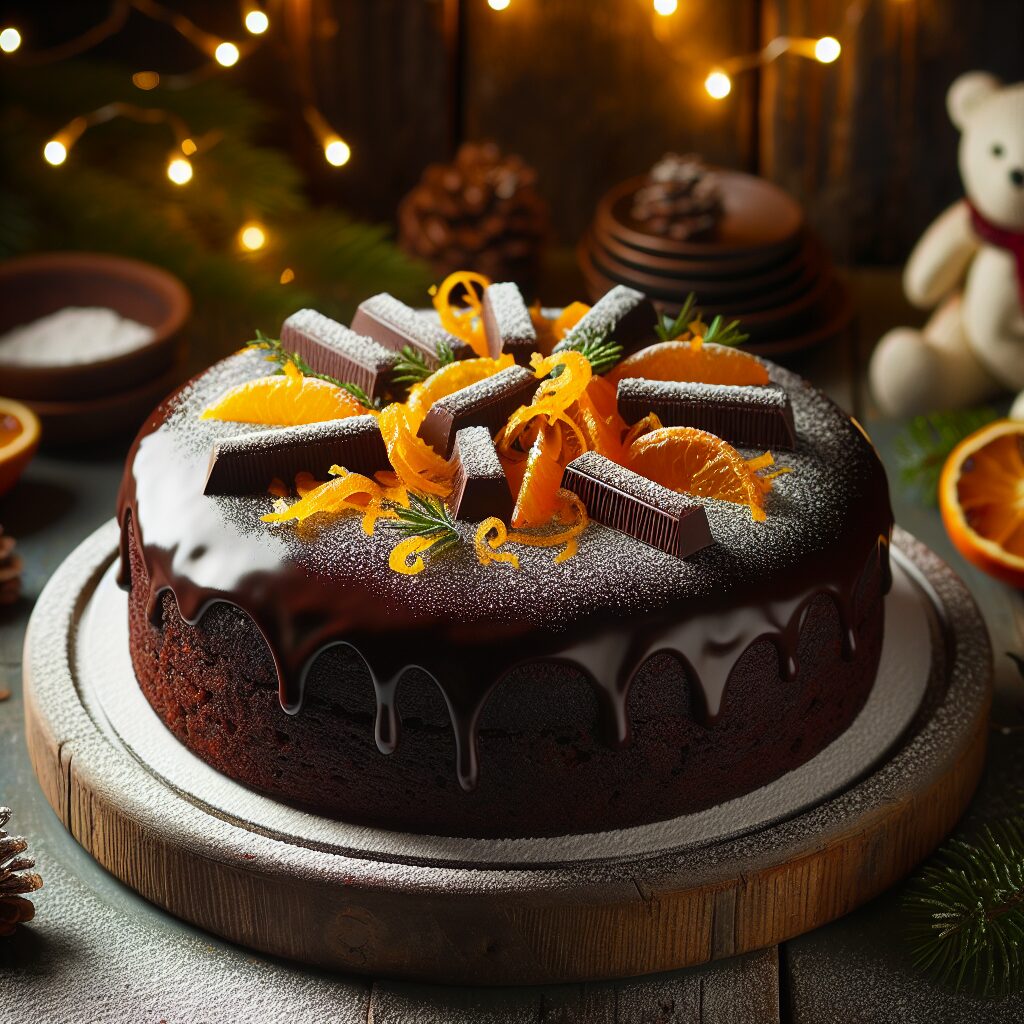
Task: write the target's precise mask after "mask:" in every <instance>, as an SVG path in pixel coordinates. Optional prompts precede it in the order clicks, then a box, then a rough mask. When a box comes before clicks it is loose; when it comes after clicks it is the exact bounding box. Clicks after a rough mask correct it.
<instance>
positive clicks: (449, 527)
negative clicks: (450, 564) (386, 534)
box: [379, 492, 462, 555]
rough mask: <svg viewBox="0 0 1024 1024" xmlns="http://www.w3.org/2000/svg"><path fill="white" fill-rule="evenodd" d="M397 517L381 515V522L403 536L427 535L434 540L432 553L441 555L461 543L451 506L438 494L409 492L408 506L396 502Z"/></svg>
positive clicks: (393, 507) (394, 507)
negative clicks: (385, 517)
mask: <svg viewBox="0 0 1024 1024" xmlns="http://www.w3.org/2000/svg"><path fill="white" fill-rule="evenodd" d="M392 509H393V511H394V513H395V516H396V518H394V519H381V520H380V521H379V523H380V525H381V526H382V527H384V528H386V529H388V530H392V531H394V532H395V533H399V534H401V535H402V537H403V538H408V537H426V538H427V539H428V540H431V542H432V543H431V545H430V553H431V554H432V555H439V554H441V553H442V552H443V551H447V550H450V549H451V548H453V547H456V546H457V545H459V544H461V543H462V536H461V534H460V533H459V531H458V529H457V528H456V526H455V520H454V519H452V517H451V513H450V512H449V511H448V506H447V505H445V503H444V502H443V501H442V500H441V499H440V498H437V497H434V496H433V495H426V494H416V493H415V492H410V493H409V507H408V508H405V507H404V506H402V505H393V506H392Z"/></svg>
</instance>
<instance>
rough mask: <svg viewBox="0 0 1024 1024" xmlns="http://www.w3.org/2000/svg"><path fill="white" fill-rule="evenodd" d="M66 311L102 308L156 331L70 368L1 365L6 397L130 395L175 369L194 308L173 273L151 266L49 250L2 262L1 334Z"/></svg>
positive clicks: (56, 399) (76, 398)
mask: <svg viewBox="0 0 1024 1024" xmlns="http://www.w3.org/2000/svg"><path fill="white" fill-rule="evenodd" d="M66 306H105V307H106V308H108V309H112V310H114V312H116V313H119V314H120V315H121V316H123V317H127V318H129V319H131V320H135V321H137V322H138V323H141V324H145V325H146V326H147V327H151V328H152V329H153V338H152V339H151V340H150V341H148V342H147V343H146V344H145V345H142V346H140V347H139V348H136V349H132V350H131V351H130V352H123V353H121V354H120V355H116V356H112V357H110V358H107V359H99V360H96V361H94V362H90V363H75V364H71V365H68V366H21V365H13V364H5V363H3V362H0V379H2V380H3V388H2V390H3V393H4V394H5V395H8V396H9V397H11V398H19V399H23V400H25V399H27V400H29V401H43V402H61V401H73V402H79V401H83V400H89V399H93V398H98V397H100V396H103V395H115V394H117V393H119V392H125V391H131V390H133V389H135V388H138V387H139V386H141V385H143V384H144V383H145V382H147V381H152V380H154V379H155V378H157V377H159V376H162V375H163V374H165V373H166V372H167V370H168V369H169V368H170V367H171V365H172V364H173V363H174V359H175V354H176V349H177V347H178V344H177V343H178V340H179V335H180V332H181V329H182V327H183V326H184V323H185V321H186V319H187V318H188V314H189V311H190V310H191V308H192V302H191V299H190V298H189V294H188V291H187V290H186V288H185V286H184V285H183V284H182V283H181V282H180V281H179V280H178V279H177V278H176V277H174V276H173V275H171V274H169V273H167V271H165V270H161V269H160V268H159V267H155V266H152V265H151V264H149V263H141V262H139V261H138V260H130V259H125V258H123V257H121V256H109V255H107V254H105V253H92V252H49V253H39V254H38V255H34V256H24V257H21V258H19V259H14V260H9V261H8V262H6V263H3V264H0V334H3V333H5V332H6V331H9V330H10V329H11V328H13V327H17V326H18V325H19V324H24V323H30V322H31V321H33V320H38V319H39V318H40V317H43V316H47V315H48V314H50V313H55V312H57V310H59V309H63V308H65V307H66Z"/></svg>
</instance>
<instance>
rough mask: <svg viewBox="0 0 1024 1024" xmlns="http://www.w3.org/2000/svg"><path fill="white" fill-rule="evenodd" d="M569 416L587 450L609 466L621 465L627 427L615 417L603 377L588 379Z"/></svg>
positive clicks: (611, 393) (612, 395) (610, 389)
mask: <svg viewBox="0 0 1024 1024" xmlns="http://www.w3.org/2000/svg"><path fill="white" fill-rule="evenodd" d="M569 416H570V418H571V419H572V420H573V422H574V423H575V424H576V425H577V426H578V427H579V428H580V430H581V431H582V432H583V436H584V437H585V438H586V441H587V445H588V447H589V448H590V449H592V450H593V451H596V452H600V453H601V454H602V455H603V456H604V457H605V458H608V459H611V460H612V461H613V462H618V463H620V464H621V463H623V462H624V461H625V458H626V452H625V448H624V447H623V444H622V438H623V436H624V435H625V433H626V431H627V430H628V429H629V425H628V424H627V423H626V421H625V420H624V419H623V418H622V417H621V416H620V415H619V409H618V402H617V401H616V395H615V386H614V385H613V384H610V383H609V382H608V381H606V380H605V379H604V377H592V378H591V380H590V383H589V384H588V385H587V387H586V389H585V390H584V392H583V394H582V395H580V397H579V398H578V399H577V401H576V404H575V405H574V406H572V407H571V408H570V410H569ZM565 461H566V462H568V461H570V460H569V459H566V460H565Z"/></svg>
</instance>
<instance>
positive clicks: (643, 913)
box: [25, 524, 991, 985]
mask: <svg viewBox="0 0 1024 1024" xmlns="http://www.w3.org/2000/svg"><path fill="white" fill-rule="evenodd" d="M893 547H894V555H895V559H896V561H897V563H898V568H899V572H900V574H901V578H902V579H904V584H903V586H904V587H909V588H912V590H913V593H915V594H916V595H917V599H918V600H919V601H920V603H921V607H922V608H923V609H924V610H925V612H924V614H923V615H922V616H921V621H922V622H923V623H924V628H925V630H926V634H927V636H926V639H927V641H928V643H927V644H925V645H924V646H925V647H928V646H929V645H930V666H929V668H928V670H927V672H926V674H927V677H928V678H927V685H926V686H922V687H921V688H920V692H921V694H923V696H922V698H921V700H920V701H919V704H918V705H916V712H915V713H914V714H913V715H912V716H911V717H912V721H911V722H910V724H909V726H907V727H906V728H905V729H903V730H902V732H901V733H900V735H899V736H898V738H897V739H896V741H895V742H894V743H891V744H889V746H888V748H887V749H886V750H885V751H884V754H883V755H882V756H878V753H877V751H871V752H870V754H865V755H864V756H865V758H866V759H865V762H864V763H863V764H862V765H860V766H859V770H858V771H854V773H853V775H852V776H851V777H850V779H849V780H848V782H847V783H846V784H845V785H844V786H843V787H842V788H841V789H840V790H839V791H838V792H831V793H828V794H827V795H826V796H824V797H823V798H822V799H820V800H818V801H816V802H814V803H812V804H811V805H810V806H804V807H801V808H800V809H799V810H798V811H797V812H795V813H792V814H790V815H789V816H787V817H784V818H783V819H782V820H774V821H768V822H764V821H762V820H760V819H751V820H753V821H754V822H755V823H754V824H753V825H751V826H749V827H747V828H745V829H744V828H742V827H737V828H734V829H733V831H732V834H731V835H726V836H724V837H721V838H712V839H710V840H707V841H704V842H703V843H701V842H698V841H695V840H694V835H693V834H689V835H680V837H679V842H678V843H676V845H675V846H674V847H673V846H672V845H671V843H669V842H667V840H666V836H669V837H670V836H671V828H670V827H669V828H668V829H667V830H666V826H665V823H662V825H660V826H658V829H659V830H660V831H657V832H652V833H651V835H653V836H655V837H656V838H655V840H652V843H651V845H650V846H645V845H643V843H639V844H638V843H637V841H636V837H635V836H634V837H633V838H632V839H631V840H629V841H628V842H627V841H625V840H623V841H622V843H621V844H620V845H621V847H622V848H621V849H619V852H618V853H617V854H614V853H609V852H608V851H614V850H615V849H617V847H616V846H615V843H616V842H618V840H617V839H616V838H615V837H616V835H617V834H614V833H603V834H601V835H600V836H597V837H565V838H563V839H556V840H525V841H514V842H511V843H509V844H506V847H505V848H504V850H503V852H502V854H501V855H500V856H497V855H495V856H491V849H492V848H493V847H494V846H498V847H499V848H500V846H501V841H460V840H438V841H432V840H430V839H429V837H420V839H421V840H422V842H421V847H422V850H423V855H422V856H420V855H414V854H415V850H416V846H415V843H416V841H417V837H404V838H403V837H400V836H392V834H390V833H374V832H373V830H365V829H357V828H353V827H350V826H346V825H343V824H340V823H334V822H327V821H325V820H323V819H318V818H315V817H313V816H311V815H306V814H303V813H300V812H297V811H292V810H291V809H289V808H285V807H283V806H282V805H279V804H276V803H275V802H273V801H270V800H268V799H267V798H265V797H259V796H257V795H255V794H250V793H249V791H248V790H245V789H244V788H243V787H240V786H237V785H236V784H234V783H232V782H230V780H225V779H224V778H223V777H222V776H219V775H217V774H216V773H213V772H212V770H210V769H207V768H206V767H205V766H203V765H201V764H200V763H199V762H198V761H197V759H195V758H194V757H193V755H191V754H190V753H189V752H188V751H186V750H185V749H184V748H183V747H180V745H178V744H177V742H176V741H174V740H173V738H172V737H170V734H169V733H158V732H153V733H146V732H145V730H146V729H149V728H150V726H151V725H152V723H148V724H147V722H146V721H143V722H142V723H141V725H139V726H138V728H140V729H142V732H140V733H138V734H137V736H143V737H146V736H149V737H151V739H152V741H153V747H152V750H151V751H147V749H146V747H145V746H144V745H143V746H141V749H140V744H139V743H138V742H137V736H135V737H134V738H133V737H132V736H129V741H128V742H126V741H125V740H124V739H123V738H122V736H121V735H120V734H119V732H118V729H120V728H122V727H123V726H124V723H125V721H126V720H127V719H128V718H129V717H130V716H127V715H126V712H125V710H124V708H125V706H127V705H128V704H130V703H131V701H132V700H133V699H134V696H135V695H134V692H133V691H135V690H136V689H137V688H135V687H129V688H126V689H123V690H119V689H117V688H116V687H118V686H121V685H122V684H124V685H125V686H127V684H126V682H125V681H124V680H120V681H115V680H114V679H113V678H112V676H111V674H110V673H107V672H106V671H105V668H104V666H100V669H102V670H101V671H97V670H96V669H97V666H96V665H94V664H91V662H95V661H96V659H97V657H98V655H97V654H96V651H95V650H94V649H93V648H91V647H90V646H89V645H88V644H84V641H83V637H86V638H87V637H88V636H89V635H92V634H96V633H97V632H99V631H100V630H99V629H98V627H97V625H96V621H95V617H96V615H98V614H100V612H99V611H96V609H95V607H94V609H93V613H92V614H93V618H92V619H90V604H91V603H92V604H93V605H96V603H97V602H99V601H100V597H99V596H98V595H102V593H103V592H104V591H103V586H102V584H103V580H104V578H106V577H107V575H108V570H109V567H110V565H111V563H112V561H113V559H114V557H115V550H116V528H115V527H114V525H113V524H107V526H105V527H103V528H102V529H101V530H99V531H97V533H96V534H94V535H93V536H92V537H91V538H89V539H88V540H87V541H86V542H85V543H84V544H82V545H81V547H79V548H78V549H77V550H76V551H75V552H74V553H73V554H72V556H71V557H70V558H69V559H68V560H67V561H66V562H65V563H64V565H63V566H62V567H61V569H60V570H58V572H57V573H56V574H55V575H54V577H53V578H52V580H51V581H50V583H49V584H48V586H47V588H46V590H45V591H44V593H43V595H42V597H41V598H40V600H39V602H38V604H37V606H36V609H35V612H34V614H33V617H32V622H31V624H30V627H29V631H28V635H27V638H26V657H25V672H26V679H25V713H26V728H27V736H28V745H29V751H30V755H31V758H32V762H33V766H34V768H35V772H36V775H37V776H38V778H39V781H40V783H41V785H42V788H43V791H44V793H45V794H46V797H47V799H48V800H49V802H50V804H51V806H52V807H53V809H54V810H55V811H56V813H57V815H58V816H59V817H60V819H61V821H62V822H63V823H64V825H65V827H66V828H67V829H68V830H69V831H70V832H71V834H72V835H73V836H74V837H75V839H76V840H77V841H78V842H79V843H81V845H82V846H83V847H84V848H85V849H86V850H87V851H88V852H89V853H90V854H91V855H92V856H93V857H94V858H95V859H96V860H97V861H98V862H99V863H100V864H102V865H103V866H104V867H105V868H107V869H108V870H109V871H111V872H112V873H113V874H114V875H115V876H116V877H118V878H119V879H121V880H122V881H123V882H125V883H126V884H127V885H129V886H131V887H132V888H133V889H135V890H137V891H138V892H139V893H140V894H142V895H143V896H145V897H146V898H147V899H149V900H151V901H152V902H154V903H156V904H157V905H159V906H161V907H164V908H165V909H166V910H168V911H169V912H171V913H172V914H175V915H176V916H178V917H181V918H183V919H185V920H187V921H190V922H192V923H193V924H196V925H198V926H199V927H202V928H205V929H207V930H209V931H211V932H214V933H216V934H218V935H221V936H223V937H225V938H227V939H230V940H232V941H235V942H238V943H240V944H242V945H246V946H250V947H252V948H254V949H258V950H261V951H263V952H266V953H271V954H275V955H280V956H285V957H289V958H292V959H295V960H299V961H302V962H304V963H308V964H312V965H318V966H325V967H330V968H337V969H340V970H346V971H356V972H360V973H372V974H376V975H388V976H396V977H404V978H413V979H421V980H425V981H432V982H446V983H452V984H472V985H481V984H491V985H509V984H511V985H516V984H542V983H552V982H564V981H579V980H587V979H605V978H618V977H626V976H632V975H640V974H646V973H652V972H657V971H666V970H671V969H674V968H677V967H683V966H688V965H692V964H698V963H703V962H705V961H707V960H711V959H715V958H720V957H728V956H733V955H736V954H739V953H742V952H745V951H748V950H754V949H758V948H762V947H766V946H771V945H774V944H777V943H779V942H781V941H784V940H786V939H789V938H792V937H793V936H796V935H799V934H801V933H803V932H805V931H808V930H810V929H813V928H816V927H818V926H819V925H821V924H824V923H826V922H827V921H830V920H832V919H834V918H835V917H838V916H840V915H841V914H844V913H847V912H848V911H850V910H852V909H853V908H855V907H857V906H859V905H860V904H862V903H864V902H866V901H867V900H869V899H871V898H873V897H874V896H876V895H878V894H879V893H880V892H882V891H883V890H884V889H885V888H887V887H888V886H890V885H892V884H893V883H894V882H896V881H897V880H898V879H900V878H901V877H903V876H904V875H905V874H907V873H908V872H909V871H910V870H911V869H912V868H913V867H914V866H915V865H916V864H917V863H918V862H919V861H921V860H922V859H923V858H924V857H925V856H927V855H928V853H929V852H930V851H931V850H932V849H933V848H934V847H935V846H936V845H937V844H938V843H939V842H940V841H941V839H942V838H943V837H944V836H945V835H946V834H947V833H948V832H949V830H950V829H951V828H952V826H953V824H954V823H955V822H956V820H957V818H958V817H959V816H960V814H961V813H962V812H963V810H964V808H965V806H966V804H967V802H968V800H969V799H970V796H971V794H972V793H973V791H974V788H975V785H976V783H977V780H978V777H979V775H980V772H981V768H982V763H983V759H984V752H985V739H986V733H987V719H988V708H989V702H990V688H991V652H990V650H989V645H988V639H987V635H986V632H985V628H984V625H983V623H982V620H981V618H980V616H979V614H978V611H977V609H976V608H975V606H974V604H973V601H972V600H971V598H970V596H969V594H968V593H967V591H966V589H965V587H964V585H963V584H962V583H961V582H960V580H959V579H958V578H957V577H956V576H955V575H954V574H953V572H952V571H951V570H950V569H949V568H948V567H947V566H946V565H945V564H944V563H942V562H941V561H940V560H939V559H938V558H937V557H936V556H935V555H934V554H932V553H931V552H930V551H929V550H928V549H927V548H925V547H924V546H923V545H921V544H919V543H918V542H917V541H915V540H914V539H913V538H912V537H910V536H909V535H908V534H906V533H904V532H902V531H897V534H896V537H895V538H894V546H893ZM106 599H109V598H106ZM106 599H105V600H106ZM101 611H102V609H101ZM104 614H105V612H104ZM104 625H109V627H110V628H109V629H108V630H105V631H106V632H109V633H110V635H111V636H113V637H115V638H116V637H117V635H118V632H117V629H116V628H115V627H116V626H117V625H118V624H116V623H114V622H109V623H105V624H104ZM120 628H121V631H122V632H124V627H123V625H122V626H120ZM899 632H900V630H899V628H897V629H895V630H893V629H891V628H890V636H889V637H887V640H886V643H887V644H889V643H890V642H897V643H898V642H899V636H898V635H897V636H893V635H892V634H893V633H896V634H898V633H899ZM919 639H920V638H915V645H916V646H919V647H920V646H921V645H920V644H919V643H917V640H919ZM118 642H120V641H118ZM121 656H122V658H123V657H126V652H123V651H122V652H121ZM884 660H885V655H884V654H883V661H884ZM890 663H891V655H890ZM129 665H130V662H129ZM113 674H114V675H117V673H116V672H115V673H113ZM131 681H133V680H131ZM883 682H884V680H883V679H882V673H880V678H879V683H878V684H876V689H878V688H879V687H880V686H881V685H882V683H883ZM97 690H100V691H104V692H103V693H101V694H99V695H98V694H97V692H96V691H97ZM98 697H102V698H104V699H105V700H106V706H105V707H104V704H103V701H102V700H101V699H98ZM866 710H867V709H866ZM147 711H148V708H147ZM149 715H150V716H152V720H153V722H156V723H157V725H159V720H158V719H156V717H155V715H152V712H149ZM108 719H109V720H108ZM143 719H145V715H144V716H143ZM111 720H112V721H113V722H114V725H112V724H111ZM132 720H133V721H134V719H132ZM115 726H116V727H115ZM856 726H857V723H854V727H853V729H852V730H851V731H853V730H855V729H856ZM131 728H135V726H131ZM160 729H161V730H162V726H160ZM128 731H129V732H130V728H129V730H128ZM841 739H842V738H841ZM168 740H169V741H170V742H171V748H170V750H171V752H172V755H173V756H172V761H173V763H171V764H169V765H168V763H167V761H166V759H167V757H168V756H169V755H168V751H167V749H164V745H165V744H166V742H167V741H168ZM133 743H134V744H135V745H134V747H133V746H132V744H133ZM838 743H839V741H837V744H838ZM833 746H834V747H835V746H836V745H833ZM836 749H838V748H836ZM856 749H858V748H856V747H855V748H854V750H856ZM831 751H833V747H830V748H828V749H827V750H826V751H824V752H823V753H822V754H821V755H818V756H819V757H822V758H825V761H824V762H823V764H824V765H825V767H827V761H828V758H829V757H831V758H832V759H833V760H835V759H836V758H837V757H838V755H837V754H830V752H831ZM851 756H853V755H852V754H851V749H850V748H849V745H848V746H847V748H846V750H845V753H844V754H843V757H844V758H845V759H849V758H850V757H851ZM175 758H176V760H174V759H175ZM151 762H152V763H151ZM154 763H155V764H159V765H160V770H159V771H157V770H156V769H154V767H153V764H154ZM165 769H166V770H165ZM204 773H206V774H204ZM824 774H826V775H827V772H826V773H824ZM788 779H790V776H786V777H784V778H783V780H780V783H781V785H780V783H773V784H772V787H774V792H775V793H776V794H778V793H781V794H783V795H785V794H786V793H787V792H789V790H790V789H792V788H793V787H791V786H787V780H788ZM204 787H207V788H208V790H209V791H206V789H204ZM219 787H234V791H235V794H236V795H235V796H232V794H231V793H230V792H229V791H227V790H223V789H222V788H219ZM772 787H765V790H764V792H765V793H767V792H768V791H770V790H772ZM797 788H799V787H797ZM225 792H227V793H228V797H227V800H228V803H227V804H225V796H224V793H225ZM231 800H235V801H236V803H231V802H230V801H231ZM236 806H237V808H239V809H240V811H242V812H244V811H246V810H248V809H249V808H250V807H251V808H254V809H255V810H254V811H253V813H251V814H250V815H249V817H248V818H247V817H246V815H245V814H244V813H240V811H236V810H235V808H236ZM727 806H728V805H727ZM737 806H738V808H739V810H737V811H736V812H735V813H736V814H740V815H745V814H746V815H749V811H748V810H744V809H743V808H744V807H745V806H746V805H742V804H741V805H737ZM681 820H682V819H680V821H681ZM716 820H717V819H716ZM671 824H672V823H669V826H671ZM625 832H626V833H628V832H630V830H625ZM623 834H625V833H623ZM640 834H641V835H642V836H643V835H646V833H643V832H641V833H640ZM713 834H714V833H713V832H711V833H708V835H713ZM325 836H326V837H328V838H326V839H325ZM342 839H344V841H342ZM698 839H699V836H698ZM403 842H404V843H405V844H406V846H403V845H402V843H403ZM463 842H464V843H465V847H464V850H463V853H462V855H461V856H460V849H463V848H460V845H459V844H460V843H463ZM410 843H412V844H413V845H412V846H411V847H410V846H409V845H408V844H410ZM545 843H547V844H558V843H561V844H562V845H563V846H564V848H565V850H567V851H568V852H567V853H566V854H565V855H564V856H563V857H562V859H560V860H549V861H545V860H543V859H538V857H537V856H536V850H537V849H544V848H545V847H544V846H543V844H545ZM474 844H483V847H487V850H486V851H485V852H486V857H481V856H478V853H477V847H476V846H474ZM488 844H490V846H489V847H488ZM531 844H534V845H531ZM536 844H540V845H539V846H538V845H536ZM483 847H481V849H482V848H483ZM410 851H412V852H410ZM521 851H525V853H522V855H521ZM594 851H597V852H602V853H607V854H608V855H602V856H600V857H595V856H593V853H594Z"/></svg>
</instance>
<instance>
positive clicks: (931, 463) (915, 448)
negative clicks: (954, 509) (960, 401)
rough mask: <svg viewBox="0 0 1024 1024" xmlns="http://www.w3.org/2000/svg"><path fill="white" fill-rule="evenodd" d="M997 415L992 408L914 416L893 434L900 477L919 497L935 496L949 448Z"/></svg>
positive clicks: (934, 498) (930, 499) (931, 501)
mask: <svg viewBox="0 0 1024 1024" xmlns="http://www.w3.org/2000/svg"><path fill="white" fill-rule="evenodd" d="M995 418H996V414H995V412H994V411H993V410H992V409H989V408H981V409H961V410H954V411H951V412H935V413H929V414H928V415H927V416H915V417H914V419H912V420H911V421H910V423H909V424H908V425H907V428H906V429H905V430H904V431H903V433H902V434H900V435H899V437H897V438H896V443H895V448H896V459H897V462H898V464H899V467H900V479H901V480H902V481H903V482H904V483H905V484H906V485H907V486H908V487H910V488H912V489H913V490H915V491H916V492H917V494H918V496H919V497H920V499H921V500H922V501H924V502H925V503H926V504H928V505H934V504H935V503H936V501H937V500H938V488H939V477H940V476H941V475H942V467H943V465H944V464H945V461H946V459H947V458H948V457H949V454H950V452H952V450H953V449H954V448H955V447H956V446H957V445H958V444H959V443H960V442H961V441H962V440H963V439H964V438H965V437H967V436H968V435H969V434H973V433H974V432H975V431H976V430H980V429H981V428H982V427H983V426H985V425H986V424H987V423H991V422H992V421H993V420H994V419H995Z"/></svg>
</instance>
